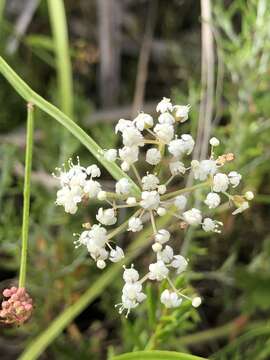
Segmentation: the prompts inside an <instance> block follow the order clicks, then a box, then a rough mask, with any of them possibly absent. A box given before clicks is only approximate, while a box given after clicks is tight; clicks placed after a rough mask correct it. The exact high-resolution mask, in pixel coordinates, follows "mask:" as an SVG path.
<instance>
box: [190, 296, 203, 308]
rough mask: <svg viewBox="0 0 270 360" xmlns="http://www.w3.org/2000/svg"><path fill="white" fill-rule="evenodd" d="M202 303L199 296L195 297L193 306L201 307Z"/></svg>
mask: <svg viewBox="0 0 270 360" xmlns="http://www.w3.org/2000/svg"><path fill="white" fill-rule="evenodd" d="M201 303H202V299H201V298H200V297H199V296H197V297H195V298H194V299H193V300H192V306H193V307H195V308H197V307H199V306H200V305H201Z"/></svg>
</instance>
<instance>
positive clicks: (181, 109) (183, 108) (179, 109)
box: [173, 105, 190, 122]
mask: <svg viewBox="0 0 270 360" xmlns="http://www.w3.org/2000/svg"><path fill="white" fill-rule="evenodd" d="M173 110H174V111H175V116H176V118H177V119H179V121H180V122H185V121H187V119H188V114H189V110H190V105H174V107H173Z"/></svg>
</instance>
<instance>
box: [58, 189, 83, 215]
mask: <svg viewBox="0 0 270 360" xmlns="http://www.w3.org/2000/svg"><path fill="white" fill-rule="evenodd" d="M56 196H57V198H56V201H55V203H56V205H62V206H64V208H65V212H66V213H69V214H75V213H76V211H77V210H78V206H77V204H78V203H79V202H81V200H82V196H81V188H80V187H79V186H73V187H72V188H69V187H68V186H64V187H63V188H62V189H60V190H58V191H57V194H56Z"/></svg>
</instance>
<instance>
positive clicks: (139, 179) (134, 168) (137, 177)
mask: <svg viewBox="0 0 270 360" xmlns="http://www.w3.org/2000/svg"><path fill="white" fill-rule="evenodd" d="M131 169H132V170H133V172H134V174H135V177H136V179H137V180H138V182H139V184H140V185H141V184H142V179H141V177H140V174H139V172H138V170H137V168H136V166H135V165H134V164H131Z"/></svg>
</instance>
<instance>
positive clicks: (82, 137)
mask: <svg viewBox="0 0 270 360" xmlns="http://www.w3.org/2000/svg"><path fill="white" fill-rule="evenodd" d="M0 72H1V73H2V75H3V76H4V77H5V78H6V80H7V81H8V82H9V83H10V84H11V85H12V86H13V87H14V89H15V90H16V91H17V93H18V94H19V95H20V96H21V97H22V98H23V99H25V100H26V101H27V102H30V103H32V104H34V105H35V106H37V107H38V108H39V109H41V110H43V111H44V112H45V113H47V114H49V115H50V116H51V117H53V118H54V119H55V120H57V121H58V122H59V123H60V124H61V125H63V126H64V127H65V128H66V129H67V130H69V131H70V132H71V133H72V134H73V135H74V136H75V137H76V138H77V139H78V140H79V141H80V142H81V143H82V144H83V145H84V146H85V147H86V148H87V149H88V150H89V151H90V152H91V154H92V155H93V156H94V157H95V158H96V159H97V160H98V161H99V163H100V164H102V165H103V166H104V167H105V169H107V170H108V172H109V173H110V174H111V175H112V177H113V178H114V179H116V180H119V179H121V178H123V177H125V178H128V179H129V181H130V183H131V184H132V191H133V194H134V195H135V196H140V189H139V187H138V186H137V185H136V184H135V183H134V182H133V180H132V179H130V178H129V177H128V175H127V174H126V173H124V172H123V171H122V170H121V169H120V167H119V166H118V165H117V164H116V163H114V162H110V161H108V160H106V159H105V158H104V156H102V149H101V147H100V146H99V145H98V144H97V143H96V142H95V141H94V140H93V139H92V138H91V137H90V136H89V135H88V134H87V133H86V132H85V131H84V130H83V129H82V128H80V126H78V125H77V124H76V123H75V122H74V121H73V120H72V119H71V118H70V117H68V116H67V115H65V114H64V113H63V112H62V111H60V110H59V109H58V108H57V107H56V106H54V105H52V104H51V103H50V102H48V101H46V100H45V99H43V98H42V97H41V96H40V95H38V94H37V93H36V92H34V91H33V90H32V89H31V88H30V87H29V86H28V85H27V84H26V83H25V82H24V81H23V80H22V79H21V78H20V77H19V76H18V75H17V74H16V73H15V71H14V70H12V69H11V67H10V66H9V65H8V64H7V63H6V61H5V60H4V59H3V58H2V57H1V56H0Z"/></svg>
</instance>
